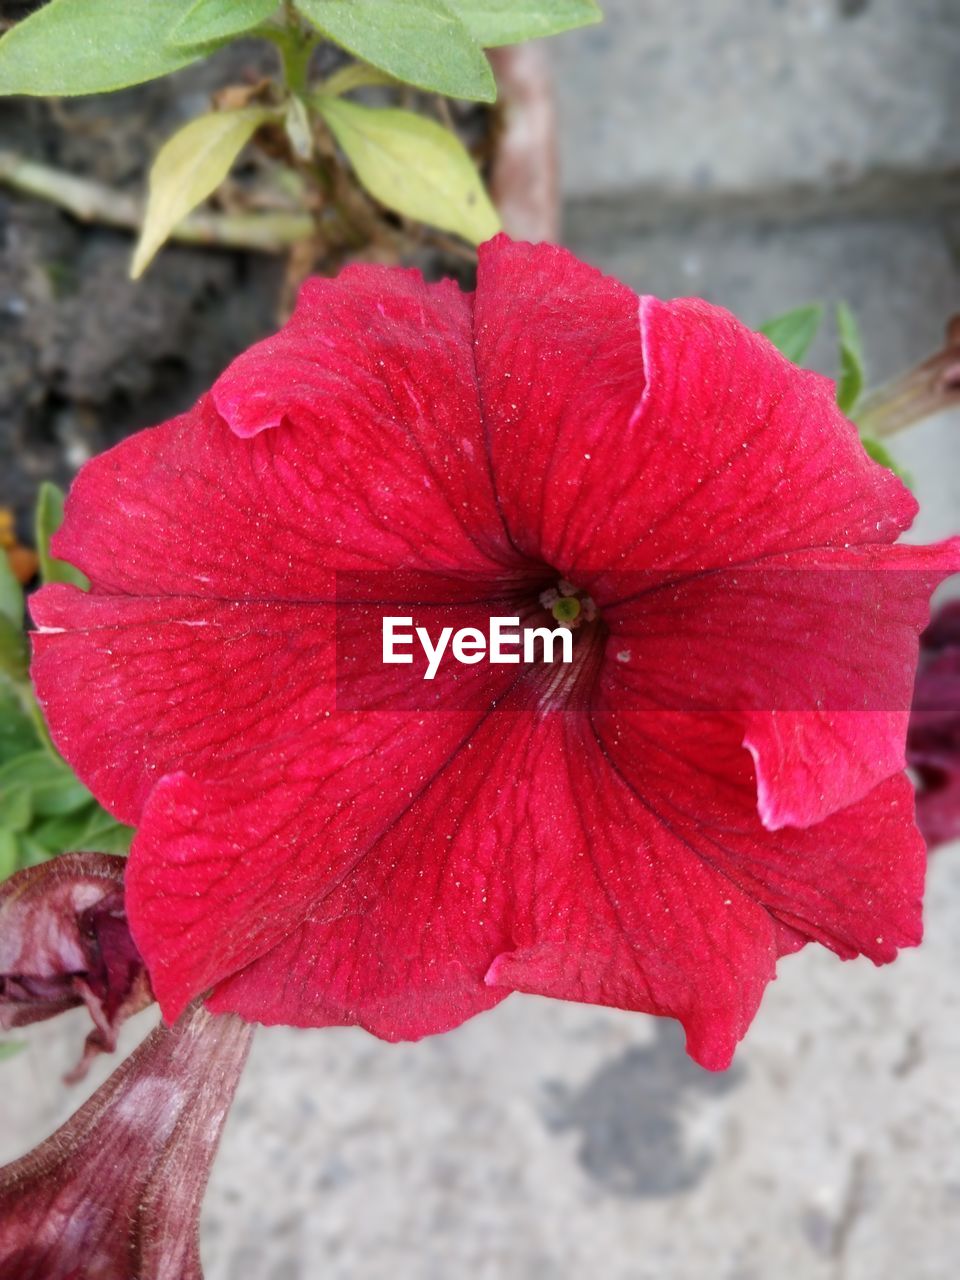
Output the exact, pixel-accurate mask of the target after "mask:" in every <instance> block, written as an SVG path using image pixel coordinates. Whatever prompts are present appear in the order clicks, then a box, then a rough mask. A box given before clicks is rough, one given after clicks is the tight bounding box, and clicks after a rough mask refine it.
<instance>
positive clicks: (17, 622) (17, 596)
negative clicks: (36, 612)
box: [0, 547, 23, 627]
mask: <svg viewBox="0 0 960 1280" xmlns="http://www.w3.org/2000/svg"><path fill="white" fill-rule="evenodd" d="M0 616H2V617H4V618H6V619H7V620H8V621H10V622H12V623H13V625H14V626H15V627H22V626H23V587H21V585H20V583H19V582H18V581H17V579H16V577H15V575H14V572H13V570H12V569H11V568H10V561H9V560H8V559H7V553H6V552H5V551H4V549H3V548H2V547H0Z"/></svg>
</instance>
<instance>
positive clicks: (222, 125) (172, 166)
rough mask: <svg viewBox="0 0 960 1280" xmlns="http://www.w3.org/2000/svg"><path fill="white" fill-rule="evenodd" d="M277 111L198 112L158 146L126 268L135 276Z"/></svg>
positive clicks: (224, 175) (220, 180) (260, 109)
mask: <svg viewBox="0 0 960 1280" xmlns="http://www.w3.org/2000/svg"><path fill="white" fill-rule="evenodd" d="M275 115H276V112H275V111H273V110H271V109H270V108H269V107H244V108H242V109H241V110H240V111H215V112H213V113H212V114H211V115H207V116H199V117H198V118H197V119H196V120H191V121H190V123H189V124H187V125H184V127H183V128H182V129H181V130H179V132H177V133H175V134H174V135H173V137H172V138H170V139H169V140H168V141H167V142H165V143H164V145H163V146H162V147H161V148H160V151H159V153H158V154H157V158H156V160H154V162H153V168H152V169H151V170H150V195H149V198H148V200H147V212H146V216H145V218H144V222H143V230H142V232H141V233H140V242H139V244H138V245H137V250H136V253H135V254H134V257H133V265H132V267H131V268H130V274H131V276H132V277H133V278H134V279H135V280H136V279H137V277H138V276H141V275H143V273H144V271H145V270H146V269H147V267H148V266H149V264H150V262H151V261H152V260H153V257H154V255H155V254H156V252H157V250H158V249H159V248H160V247H161V245H162V244H163V243H164V241H165V240H166V239H167V238H168V237H169V235H170V233H171V231H173V229H174V228H175V227H176V226H177V224H178V223H180V222H182V221H183V219H184V218H185V217H186V216H187V214H188V213H190V212H191V211H192V210H193V209H195V208H196V207H197V205H198V204H201V203H202V202H203V201H204V200H206V198H207V196H209V195H210V194H211V193H212V192H214V191H216V189H217V187H219V185H220V183H221V182H222V181H223V180H224V178H225V177H226V176H227V174H228V173H229V172H230V168H231V166H232V165H233V162H234V160H236V158H237V156H238V155H239V154H240V152H241V151H242V150H243V148H244V146H245V145H246V144H247V143H248V142H249V141H250V139H251V138H252V137H253V135H254V133H256V131H257V129H259V127H260V126H261V125H262V124H263V123H264V122H265V121H266V120H269V119H272V118H273V117H274V116H275Z"/></svg>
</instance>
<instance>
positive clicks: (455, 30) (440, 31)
mask: <svg viewBox="0 0 960 1280" xmlns="http://www.w3.org/2000/svg"><path fill="white" fill-rule="evenodd" d="M297 8H298V9H299V10H300V12H301V13H302V14H303V15H304V17H305V18H308V19H309V20H310V22H312V23H313V25H314V26H315V27H316V28H317V29H318V30H319V31H321V32H323V34H324V35H325V36H328V37H329V38H330V39H331V40H333V41H334V43H335V44H339V45H341V46H342V47H343V48H344V49H347V50H349V52H350V53H352V54H354V55H355V56H356V57H358V58H362V59H363V61H364V62H369V63H370V64H371V66H374V67H379V68H380V69H381V70H382V71H389V73H390V74H391V75H392V76H395V77H396V78H397V79H398V80H403V81H405V82H406V83H408V84H413V85H416V86H417V87H418V88H420V89H429V90H432V91H433V92H434V93H445V94H447V95H448V96H449V97H451V98H470V99H474V100H476V101H479V102H495V101H496V97H497V86H496V82H495V81H494V78H493V72H492V71H491V70H490V64H489V63H488V62H487V59H486V58H485V57H484V53H483V50H482V49H481V48H480V46H479V44H477V42H476V40H475V39H474V38H473V36H472V35H471V34H470V32H469V30H468V29H467V27H466V26H465V25H464V23H463V22H461V21H460V19H459V17H457V15H456V14H455V13H454V12H453V10H452V9H451V8H450V6H449V5H448V4H445V3H443V0H297Z"/></svg>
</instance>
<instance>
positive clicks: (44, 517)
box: [34, 480, 90, 591]
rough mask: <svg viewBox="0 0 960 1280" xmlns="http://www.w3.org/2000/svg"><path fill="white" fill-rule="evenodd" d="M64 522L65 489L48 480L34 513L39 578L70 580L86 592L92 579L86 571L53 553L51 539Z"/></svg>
mask: <svg viewBox="0 0 960 1280" xmlns="http://www.w3.org/2000/svg"><path fill="white" fill-rule="evenodd" d="M62 524H63V490H62V489H58V488H57V486H56V485H55V484H51V483H50V481H49V480H45V481H44V482H43V484H42V485H41V486H40V492H39V494H38V495H37V509H36V511H35V512H34V529H35V536H36V540H37V555H38V556H39V557H40V577H41V578H42V580H43V581H44V583H47V582H69V583H71V584H72V585H73V586H75V587H80V588H81V590H83V591H86V590H87V588H88V587H89V586H90V582H89V580H88V578H87V577H86V575H85V574H83V573H81V572H80V570H79V569H75V568H74V567H73V565H72V564H67V562H66V560H58V559H57V558H56V557H55V556H53V555H51V554H50V539H51V538H52V537H53V535H54V534H55V533H56V532H57V530H58V529H59V528H60V526H61V525H62Z"/></svg>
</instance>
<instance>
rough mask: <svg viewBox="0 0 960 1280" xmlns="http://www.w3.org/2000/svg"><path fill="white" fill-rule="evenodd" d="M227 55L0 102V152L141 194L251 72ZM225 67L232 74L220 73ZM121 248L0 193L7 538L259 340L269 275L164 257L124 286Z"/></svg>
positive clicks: (270, 316) (2, 478)
mask: <svg viewBox="0 0 960 1280" xmlns="http://www.w3.org/2000/svg"><path fill="white" fill-rule="evenodd" d="M263 56H264V55H263V52H262V50H261V47H260V46H248V47H244V46H238V47H236V48H235V49H232V50H230V51H228V52H227V54H225V55H220V56H219V57H218V58H216V59H212V60H211V61H210V63H208V64H206V65H203V66H200V67H194V68H189V69H187V70H186V71H183V72H181V73H179V74H178V75H177V76H175V77H169V78H167V79H166V80H162V81H158V82H155V83H153V84H150V85H147V86H144V87H142V88H137V89H132V90H127V91H125V92H123V93H117V94H111V95H108V96H103V97H98V98H95V99H75V100H63V101H61V102H59V103H48V102H44V101H34V100H30V99H5V100H0V147H2V148H5V149H11V150H16V151H18V152H19V153H21V154H23V155H26V156H29V157H30V158H31V159H35V160H39V161H42V162H44V163H46V164H52V165H57V166H60V167H62V168H64V169H65V170H67V171H69V172H72V173H76V174H81V175H83V176H86V177H90V178H94V179H96V180H97V181H99V182H102V183H105V184H107V185H109V186H111V187H115V188H117V189H119V190H122V191H137V192H139V191H142V190H143V187H144V181H145V173H146V169H147V166H148V162H149V157H150V155H151V153H152V152H153V151H155V150H156V147H157V146H158V145H159V144H160V142H162V140H163V139H164V138H165V137H167V136H168V135H169V134H170V133H172V132H173V131H174V130H175V129H176V128H177V126H178V124H180V123H182V122H183V121H184V120H185V119H187V118H188V117H189V116H191V115H194V114H197V113H198V112H200V111H202V110H204V109H206V107H207V103H208V101H209V95H210V92H211V90H212V89H214V88H217V87H219V86H220V85H222V84H224V83H225V82H227V80H228V79H229V80H233V79H246V78H248V77H255V76H257V75H258V74H259V73H260V70H261V69H262V68H261V66H259V65H258V60H259V59H260V58H262V57H263ZM230 63H232V64H233V65H232V66H231V65H229V64H230ZM131 249H132V242H131V237H130V236H129V235H126V234H123V233H120V232H116V231H111V230H107V229H104V228H101V227H96V226H89V225H81V224H79V223H77V222H75V221H74V220H73V219H72V218H70V217H69V216H67V215H65V214H63V213H61V212H59V211H58V210H56V209H54V208H53V207H51V206H50V205H48V204H46V203H43V202H40V201H35V200H30V199H22V198H20V197H18V196H14V195H12V194H11V193H10V192H9V191H6V190H4V189H2V188H0V506H9V507H12V508H13V509H14V510H15V512H16V515H17V520H18V527H19V530H20V533H21V536H24V537H26V536H28V535H29V524H30V518H29V512H30V510H31V508H32V504H33V501H34V495H35V493H36V489H37V485H38V484H39V482H40V481H41V480H44V479H53V480H56V481H57V482H58V483H60V484H64V485H65V484H67V483H68V482H69V480H70V477H71V475H72V474H73V472H74V471H75V470H76V469H77V467H78V466H79V465H80V464H82V463H83V462H84V461H85V460H86V459H87V458H88V457H90V456H92V455H93V454H94V453H97V452H99V451H100V450H101V449H104V448H106V447H108V446H109V445H111V444H114V443H115V442H116V441H117V440H119V439H120V438H121V437H122V436H124V435H126V434H128V433H129V432H131V431H134V430H137V429H139V428H141V427H143V426H146V425H149V424H150V423H153V422H157V421H161V420H162V419H164V418H167V417H170V416H172V415H173V414H175V413H178V412H180V411H182V410H183V409H185V408H187V407H188V406H189V405H190V404H191V403H192V402H193V401H194V400H195V399H196V397H197V396H198V395H199V394H200V393H201V392H202V391H203V390H204V389H205V388H206V387H208V386H209V385H210V383H211V381H212V380H213V379H214V378H215V377H216V375H217V374H218V373H219V372H220V370H221V369H223V367H224V366H225V365H226V364H227V363H228V362H229V361H230V360H231V359H232V358H233V356H234V355H236V354H237V353H238V352H239V351H241V350H242V349H243V348H244V347H246V346H248V345H249V344H250V343H251V342H253V341H255V340H256V339H258V338H260V337H262V336H263V335H264V334H266V333H267V332H269V331H270V330H271V329H272V328H274V327H275V320H276V310H277V299H278V296H279V290H280V284H281V280H282V276H283V264H282V262H280V261H278V260H277V259H271V258H267V257H263V256H258V255H252V254H251V255H245V254H239V253H228V252H223V251H218V250H205V249H193V248H181V247H175V248H169V249H167V250H166V251H165V252H164V254H163V260H162V264H158V265H156V266H155V267H154V269H153V270H152V271H150V272H148V274H147V276H146V277H145V278H144V279H143V280H142V281H140V282H139V283H137V284H134V283H131V282H130V281H129V280H128V278H127V271H128V267H129V261H130V253H131Z"/></svg>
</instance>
